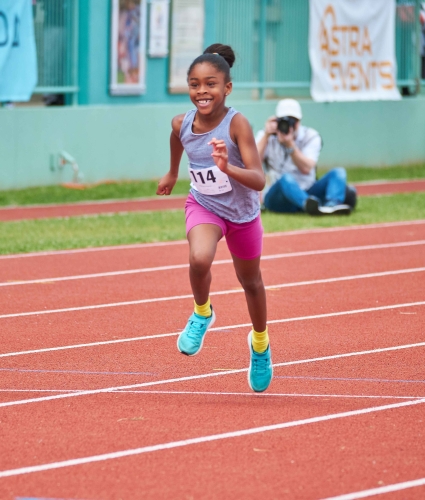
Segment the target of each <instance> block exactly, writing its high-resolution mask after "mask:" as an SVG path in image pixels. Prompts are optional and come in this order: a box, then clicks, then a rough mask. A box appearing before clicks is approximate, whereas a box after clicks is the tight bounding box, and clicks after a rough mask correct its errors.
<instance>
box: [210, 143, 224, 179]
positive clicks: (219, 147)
mask: <svg viewBox="0 0 425 500" xmlns="http://www.w3.org/2000/svg"><path fill="white" fill-rule="evenodd" d="M208 144H210V145H211V146H212V147H213V152H212V153H211V156H212V157H213V158H214V162H215V164H216V165H217V167H218V168H219V169H220V170H221V171H222V172H225V173H226V172H227V170H228V169H227V165H228V155H227V146H226V143H225V142H224V141H223V140H221V139H216V138H215V137H214V138H213V139H212V140H211V141H210V142H209V143H208Z"/></svg>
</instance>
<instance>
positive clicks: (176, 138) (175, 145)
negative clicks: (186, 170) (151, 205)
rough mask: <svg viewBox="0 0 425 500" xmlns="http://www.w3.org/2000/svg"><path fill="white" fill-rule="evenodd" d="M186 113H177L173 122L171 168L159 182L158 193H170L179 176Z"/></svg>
mask: <svg viewBox="0 0 425 500" xmlns="http://www.w3.org/2000/svg"><path fill="white" fill-rule="evenodd" d="M184 116H185V115H177V116H175V117H174V118H173V121H172V122H171V127H172V130H171V135H170V170H169V171H168V173H166V174H165V175H164V177H162V178H161V179H160V181H159V182H158V188H157V190H156V194H159V195H164V194H165V195H169V194H171V191H172V190H173V187H174V186H175V184H176V182H177V178H178V176H179V166H180V160H181V158H182V154H183V145H182V143H181V141H180V129H181V126H182V123H183V119H184Z"/></svg>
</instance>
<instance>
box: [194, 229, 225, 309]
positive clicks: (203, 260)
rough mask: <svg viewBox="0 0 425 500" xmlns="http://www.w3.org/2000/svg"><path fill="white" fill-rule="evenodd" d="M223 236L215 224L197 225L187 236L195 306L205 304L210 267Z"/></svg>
mask: <svg viewBox="0 0 425 500" xmlns="http://www.w3.org/2000/svg"><path fill="white" fill-rule="evenodd" d="M222 235H223V232H222V229H221V227H219V226H217V225H215V224H198V225H197V226H194V227H193V228H192V229H191V230H190V231H189V234H188V236H187V239H188V240H189V247H190V251H189V278H190V285H191V287H192V292H193V297H194V299H195V302H196V304H198V305H203V304H205V303H206V302H207V300H208V297H209V294H210V285H211V265H212V262H213V260H214V256H215V252H216V250H217V243H218V242H219V240H220V239H221V237H222Z"/></svg>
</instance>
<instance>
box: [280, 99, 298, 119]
mask: <svg viewBox="0 0 425 500" xmlns="http://www.w3.org/2000/svg"><path fill="white" fill-rule="evenodd" d="M276 116H277V117H278V118H282V117H283V116H293V117H294V118H297V119H298V120H301V118H302V117H303V114H302V112H301V106H300V103H299V102H298V101H296V100H295V99H282V100H281V101H279V102H278V103H277V106H276Z"/></svg>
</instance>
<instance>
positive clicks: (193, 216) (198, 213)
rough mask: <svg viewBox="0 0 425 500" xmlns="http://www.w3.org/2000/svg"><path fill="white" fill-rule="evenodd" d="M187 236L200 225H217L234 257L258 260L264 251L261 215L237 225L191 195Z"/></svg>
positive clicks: (187, 219)
mask: <svg viewBox="0 0 425 500" xmlns="http://www.w3.org/2000/svg"><path fill="white" fill-rule="evenodd" d="M185 212H186V235H188V234H189V231H190V230H191V229H192V227H194V226H197V225H198V224H215V225H216V226H219V227H221V231H222V233H223V236H226V243H227V246H228V248H229V250H230V252H231V253H232V254H233V255H236V257H239V258H240V259H245V260H250V259H256V258H257V257H259V256H260V255H261V251H262V249H263V226H262V224H261V217H260V215H259V216H258V217H256V218H255V219H254V220H252V221H251V222H243V223H242V224H237V223H236V222H230V221H228V220H226V219H222V218H221V217H219V216H218V215H215V214H213V213H212V212H210V211H209V210H207V209H206V208H204V207H203V206H202V205H200V204H199V203H198V202H197V201H196V200H195V198H194V197H193V196H192V195H191V194H189V196H188V198H187V200H186V205H185Z"/></svg>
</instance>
